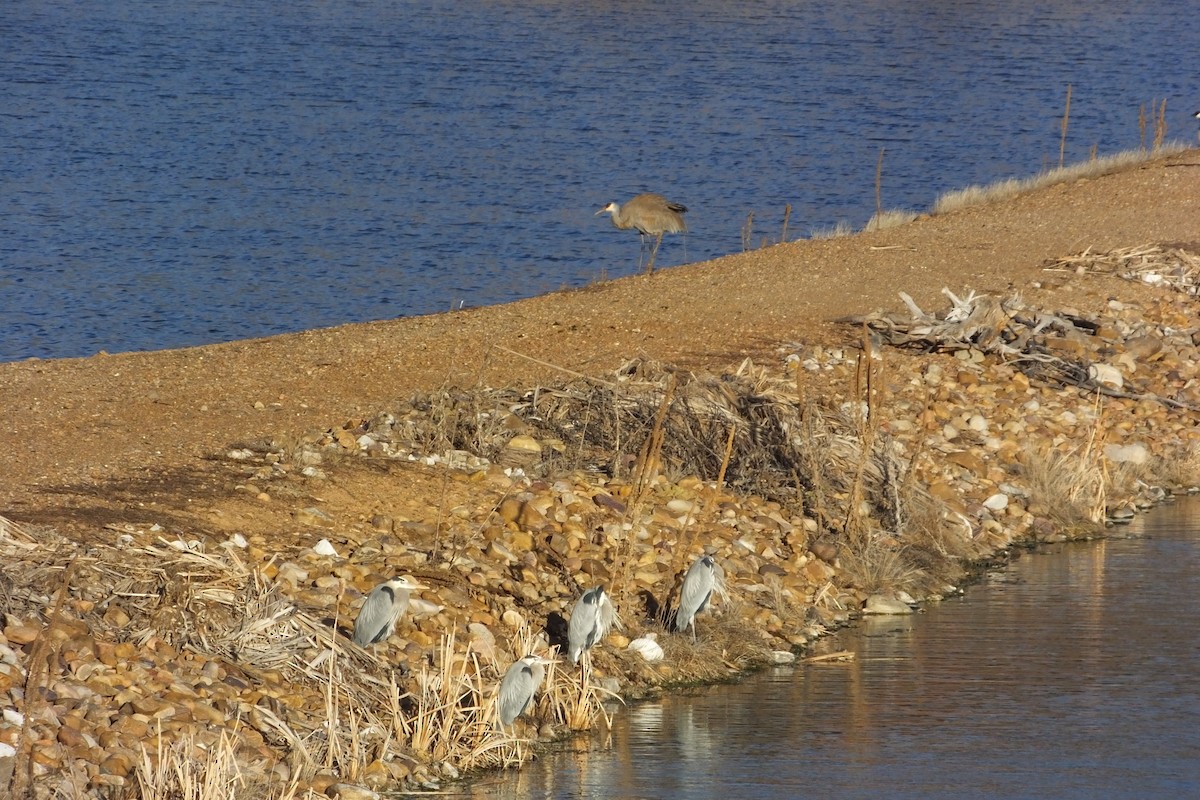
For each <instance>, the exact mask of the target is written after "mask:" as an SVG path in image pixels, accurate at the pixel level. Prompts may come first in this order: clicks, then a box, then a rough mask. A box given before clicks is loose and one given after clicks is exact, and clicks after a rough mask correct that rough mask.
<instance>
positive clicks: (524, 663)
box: [497, 653, 550, 725]
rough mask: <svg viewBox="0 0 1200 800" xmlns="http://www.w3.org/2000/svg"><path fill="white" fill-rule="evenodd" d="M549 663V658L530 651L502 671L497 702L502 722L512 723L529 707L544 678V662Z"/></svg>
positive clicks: (505, 723)
mask: <svg viewBox="0 0 1200 800" xmlns="http://www.w3.org/2000/svg"><path fill="white" fill-rule="evenodd" d="M549 663H550V661H549V660H547V659H545V658H542V657H541V656H536V655H533V654H532V653H531V654H529V655H527V656H525V657H524V658H521V659H518V660H517V661H515V662H514V663H513V665H512V666H511V667H509V668H508V672H506V673H504V677H503V678H502V679H501V681H500V693H499V696H498V702H497V705H498V707H499V710H500V722H501V723H502V724H504V725H512V724H513V721H514V720H516V718H517V717H519V716H521V715H522V714H523V713H525V709H527V708H529V704H530V703H532V702H533V696H534V695H535V694H537V690H538V688H540V687H541V685H542V681H543V680H545V678H546V664H549Z"/></svg>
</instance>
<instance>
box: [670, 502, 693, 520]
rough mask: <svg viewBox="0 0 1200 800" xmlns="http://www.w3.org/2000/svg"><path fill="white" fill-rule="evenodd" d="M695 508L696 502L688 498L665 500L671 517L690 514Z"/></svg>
mask: <svg viewBox="0 0 1200 800" xmlns="http://www.w3.org/2000/svg"><path fill="white" fill-rule="evenodd" d="M695 510H696V504H695V503H693V502H691V501H690V500H680V499H678V498H676V499H674V500H668V501H667V513H669V514H670V515H671V516H673V517H681V516H683V515H684V514H691V513H692V512H693V511H695Z"/></svg>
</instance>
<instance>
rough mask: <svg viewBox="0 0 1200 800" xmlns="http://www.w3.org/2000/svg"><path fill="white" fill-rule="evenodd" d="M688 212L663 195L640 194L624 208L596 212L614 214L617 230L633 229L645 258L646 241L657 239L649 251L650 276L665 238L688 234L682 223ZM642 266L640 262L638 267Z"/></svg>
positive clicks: (616, 205) (610, 206) (614, 205)
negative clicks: (649, 237)
mask: <svg viewBox="0 0 1200 800" xmlns="http://www.w3.org/2000/svg"><path fill="white" fill-rule="evenodd" d="M686 212H687V207H686V206H683V205H680V204H679V203H674V202H672V201H670V200H668V199H667V198H665V197H663V196H662V195H661V194H653V193H647V194H639V195H638V196H637V197H634V198H633V199H632V200H630V201H629V202H628V203H626V204H625V205H621V204H619V203H609V204H608V205H606V206H605V207H604V208H602V209H600V210H599V211H597V212H596V216H600V215H601V214H612V222H613V225H614V226H616V227H617V228H619V229H620V230H623V231H624V230H629V229H630V228H633V229H634V230H636V231H637V232H638V233H639V234H641V237H642V257H643V258H644V257H645V254H646V237H647V236H653V237H654V248H653V249H652V250H651V251H650V263H649V265H647V267H646V272H647V273H650V272H653V271H654V257H655V256H656V255H658V248H659V245H661V244H662V240H663V234H664V233H686V232H687V223H685V222H684V221H683V215H684V214H685V213H686ZM641 265H642V262H641V259H640V258H639V259H638V266H639V267H640V266H641Z"/></svg>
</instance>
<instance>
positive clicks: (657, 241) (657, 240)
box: [646, 233, 663, 275]
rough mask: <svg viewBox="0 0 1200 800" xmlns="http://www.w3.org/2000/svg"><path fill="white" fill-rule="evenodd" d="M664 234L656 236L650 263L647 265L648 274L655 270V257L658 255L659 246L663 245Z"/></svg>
mask: <svg viewBox="0 0 1200 800" xmlns="http://www.w3.org/2000/svg"><path fill="white" fill-rule="evenodd" d="M662 237H663V235H662V234H661V233H660V234H659V235H658V236H656V237H655V238H654V249H653V250H651V251H650V263H649V264H648V265H646V274H647V275H649V274H650V273H651V272H654V258H655V256H657V255H658V248H659V247H660V246H661V245H662Z"/></svg>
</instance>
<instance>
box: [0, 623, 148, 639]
mask: <svg viewBox="0 0 1200 800" xmlns="http://www.w3.org/2000/svg"><path fill="white" fill-rule="evenodd" d="M126 621H128V620H126ZM39 633H41V629H40V628H35V627H33V626H32V625H9V626H8V627H6V628H5V629H4V637H5V638H6V639H8V641H10V642H12V643H13V644H29V643H30V642H32V641H33V640H34V639H37V637H38V634H39Z"/></svg>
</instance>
